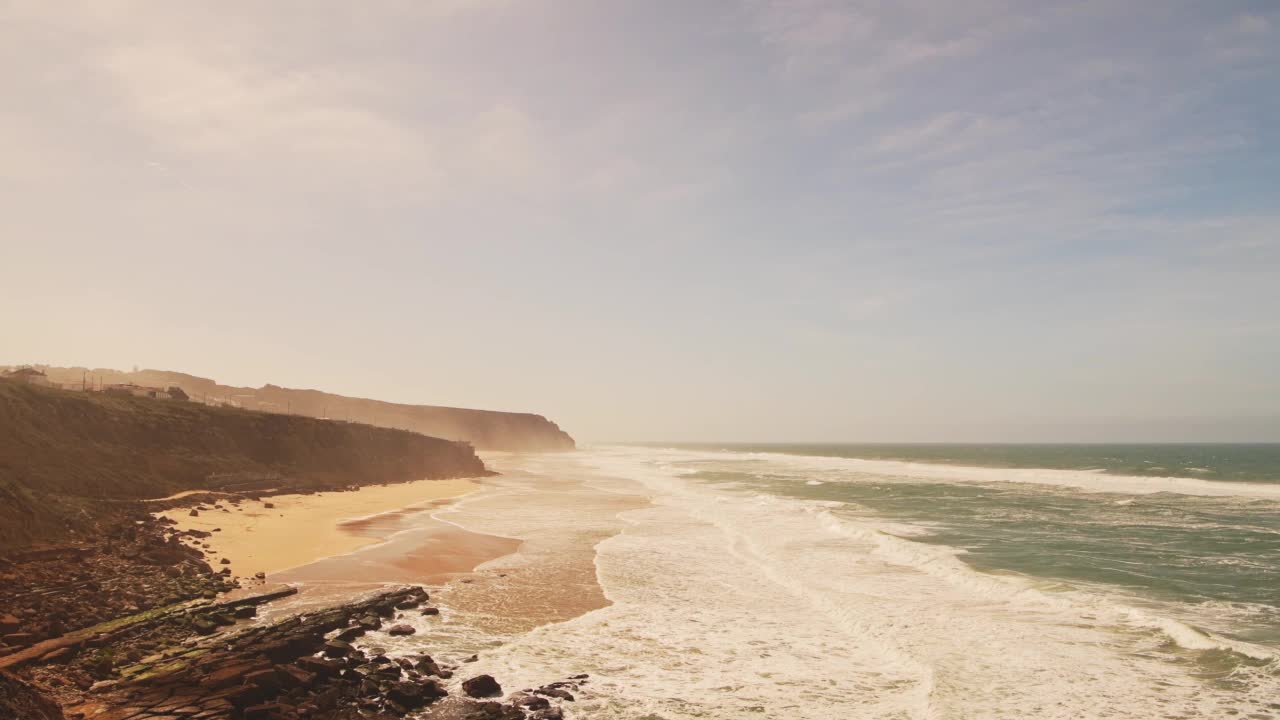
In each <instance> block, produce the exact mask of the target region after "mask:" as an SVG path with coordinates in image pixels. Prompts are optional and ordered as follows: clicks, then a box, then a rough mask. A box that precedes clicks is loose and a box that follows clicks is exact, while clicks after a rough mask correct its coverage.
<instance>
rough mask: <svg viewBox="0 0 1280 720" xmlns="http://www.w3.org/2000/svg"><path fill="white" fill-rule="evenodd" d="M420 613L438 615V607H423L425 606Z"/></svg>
mask: <svg viewBox="0 0 1280 720" xmlns="http://www.w3.org/2000/svg"><path fill="white" fill-rule="evenodd" d="M422 614H423V615H439V614H440V608H437V607H425V608H422Z"/></svg>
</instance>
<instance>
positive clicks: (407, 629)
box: [387, 625, 418, 636]
mask: <svg viewBox="0 0 1280 720" xmlns="http://www.w3.org/2000/svg"><path fill="white" fill-rule="evenodd" d="M416 632H418V631H417V630H416V629H415V628H414V627H413V626H412V625H393V626H392V627H391V629H390V630H388V631H387V633H388V634H390V635H396V636H402V635H412V634H414V633H416Z"/></svg>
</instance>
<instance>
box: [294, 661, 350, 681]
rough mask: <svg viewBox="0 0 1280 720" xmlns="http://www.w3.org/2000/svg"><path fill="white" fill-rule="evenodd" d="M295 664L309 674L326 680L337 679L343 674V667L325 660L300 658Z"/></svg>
mask: <svg viewBox="0 0 1280 720" xmlns="http://www.w3.org/2000/svg"><path fill="white" fill-rule="evenodd" d="M294 664H295V665H297V666H298V667H299V668H302V669H303V670H305V671H307V672H309V673H312V674H314V675H317V676H319V677H324V678H335V677H338V674H339V673H341V672H342V665H340V664H338V663H336V662H334V661H333V660H326V659H324V658H317V657H303V658H298V660H297V662H296V663H294Z"/></svg>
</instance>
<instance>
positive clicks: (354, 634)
mask: <svg viewBox="0 0 1280 720" xmlns="http://www.w3.org/2000/svg"><path fill="white" fill-rule="evenodd" d="M365 632H366V630H365V629H364V628H362V627H349V628H347V629H346V630H343V631H342V632H340V633H338V635H337V639H338V640H343V641H346V642H351V641H352V640H355V639H356V638H358V637H360V636H362V635H364V634H365Z"/></svg>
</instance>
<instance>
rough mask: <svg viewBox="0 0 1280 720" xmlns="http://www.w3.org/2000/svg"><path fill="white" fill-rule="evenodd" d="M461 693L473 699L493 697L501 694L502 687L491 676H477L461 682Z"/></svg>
mask: <svg viewBox="0 0 1280 720" xmlns="http://www.w3.org/2000/svg"><path fill="white" fill-rule="evenodd" d="M462 691H463V692H465V693H466V694H468V695H470V696H471V697H473V698H483V697H495V696H498V695H501V694H502V686H501V685H499V684H498V681H497V680H494V679H493V676H492V675H477V676H475V677H473V678H470V679H468V680H463V681H462Z"/></svg>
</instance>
